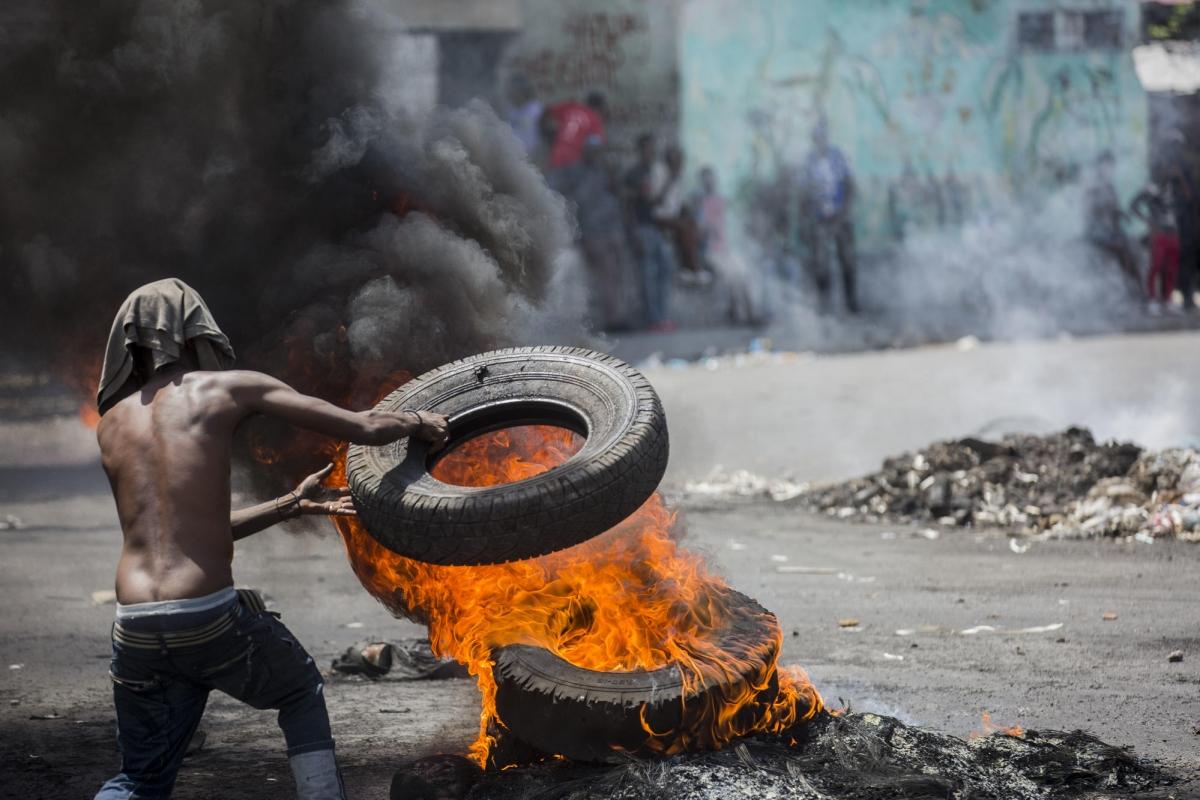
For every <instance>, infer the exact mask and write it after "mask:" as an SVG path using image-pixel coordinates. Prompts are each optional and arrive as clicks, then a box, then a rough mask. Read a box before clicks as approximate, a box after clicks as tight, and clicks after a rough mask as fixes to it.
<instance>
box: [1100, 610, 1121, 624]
mask: <svg viewBox="0 0 1200 800" xmlns="http://www.w3.org/2000/svg"><path fill="white" fill-rule="evenodd" d="M1116 618H1117V612H1115V611H1105V612H1104V614H1103V615H1102V616H1101V617H1100V619H1102V620H1104V621H1105V622H1112V621H1113V620H1115V619H1116Z"/></svg>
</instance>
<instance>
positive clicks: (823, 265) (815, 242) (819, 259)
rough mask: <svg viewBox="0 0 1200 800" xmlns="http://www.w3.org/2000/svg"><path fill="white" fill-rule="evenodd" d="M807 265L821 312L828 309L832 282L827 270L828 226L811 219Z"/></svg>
mask: <svg viewBox="0 0 1200 800" xmlns="http://www.w3.org/2000/svg"><path fill="white" fill-rule="evenodd" d="M809 244H810V246H809V254H808V257H809V265H810V269H811V271H812V278H813V283H814V284H816V287H817V308H818V309H819V310H820V311H821V313H825V312H826V311H827V310H829V292H830V289H831V286H830V284H831V283H832V281H831V280H830V279H831V277H832V276H831V275H830V272H829V247H830V242H829V226H828V225H826V224H824V223H822V222H817V221H813V223H812V232H811V233H810V237H809Z"/></svg>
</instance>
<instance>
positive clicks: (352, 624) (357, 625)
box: [342, 622, 363, 629]
mask: <svg viewBox="0 0 1200 800" xmlns="http://www.w3.org/2000/svg"><path fill="white" fill-rule="evenodd" d="M342 627H343V628H354V629H358V628H361V627H363V624H362V623H361V622H347V623H346V624H345V625H343V626H342Z"/></svg>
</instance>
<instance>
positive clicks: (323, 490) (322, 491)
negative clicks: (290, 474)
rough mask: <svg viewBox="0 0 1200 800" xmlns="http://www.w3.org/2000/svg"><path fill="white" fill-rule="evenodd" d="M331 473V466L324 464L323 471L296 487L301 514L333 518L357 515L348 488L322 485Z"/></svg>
mask: <svg viewBox="0 0 1200 800" xmlns="http://www.w3.org/2000/svg"><path fill="white" fill-rule="evenodd" d="M332 471H333V464H326V465H325V469H323V470H321V471H320V472H314V473H313V474H312V475H309V476H308V477H307V478H305V479H304V480H303V481H301V482H300V485H299V486H297V487H296V492H295V494H296V498H297V504H298V506H299V508H300V513H301V514H324V515H326V516H333V517H353V516H357V515H358V512H357V511H355V510H354V501H353V500H351V499H350V489H349V488H348V487H346V486H341V487H333V486H325V485H324V484H323V483H322V481H324V480H325V479H326V478H327V477H329V473H330V472H332Z"/></svg>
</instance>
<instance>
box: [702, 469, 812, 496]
mask: <svg viewBox="0 0 1200 800" xmlns="http://www.w3.org/2000/svg"><path fill="white" fill-rule="evenodd" d="M807 489H808V484H807V483H805V482H803V481H793V480H791V479H790V478H786V477H784V478H764V477H762V476H761V475H756V474H754V473H753V472H748V471H746V470H744V469H740V470H735V471H733V472H725V471H724V470H723V469H722V468H721V467H720V466H718V467H716V468H714V469H713V470H712V471H711V472H710V473H709V474H708V476H707V477H705V478H703V479H702V480H698V481H687V482H686V483H684V485H683V496H684V499H685V500H689V499H703V498H712V499H733V498H755V497H765V498H769V499H771V500H774V501H776V502H783V501H785V500H791V499H793V498H795V497H798V496H799V495H801V494H803V493H804V492H805V491H806V490H807Z"/></svg>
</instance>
